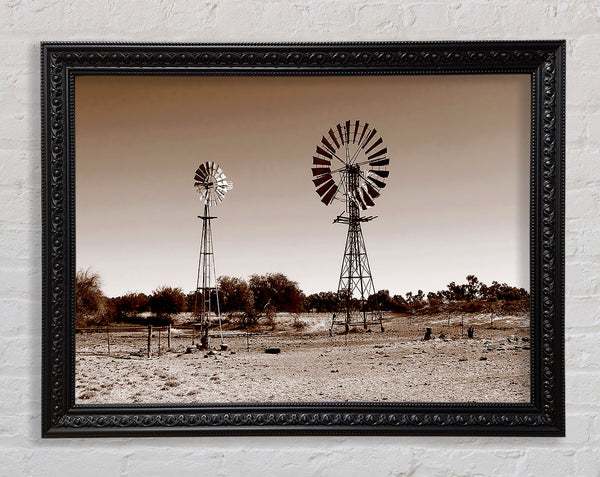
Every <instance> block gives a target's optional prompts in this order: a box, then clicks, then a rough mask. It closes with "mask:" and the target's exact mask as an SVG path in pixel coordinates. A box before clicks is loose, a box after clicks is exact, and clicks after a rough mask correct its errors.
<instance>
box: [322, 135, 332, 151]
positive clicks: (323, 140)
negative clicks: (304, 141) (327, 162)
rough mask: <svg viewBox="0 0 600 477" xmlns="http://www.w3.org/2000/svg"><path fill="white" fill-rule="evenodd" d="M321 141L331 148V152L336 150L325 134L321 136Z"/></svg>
mask: <svg viewBox="0 0 600 477" xmlns="http://www.w3.org/2000/svg"><path fill="white" fill-rule="evenodd" d="M321 142H322V143H323V145H324V146H325V147H326V148H327V149H329V150H330V151H331V152H335V149H334V148H333V146H332V145H331V143H330V142H329V141H328V140H327V138H326V137H325V136H323V137H322V138H321Z"/></svg>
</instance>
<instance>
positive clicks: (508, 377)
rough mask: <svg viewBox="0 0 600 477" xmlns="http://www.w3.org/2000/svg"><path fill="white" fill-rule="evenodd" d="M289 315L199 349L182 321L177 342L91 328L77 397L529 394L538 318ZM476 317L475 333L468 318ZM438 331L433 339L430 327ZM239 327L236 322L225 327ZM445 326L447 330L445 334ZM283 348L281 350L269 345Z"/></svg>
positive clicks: (469, 398) (179, 399)
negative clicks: (347, 329)
mask: <svg viewBox="0 0 600 477" xmlns="http://www.w3.org/2000/svg"><path fill="white" fill-rule="evenodd" d="M293 319H294V318H293V317H292V316H288V315H280V316H278V317H277V318H276V322H277V327H276V329H275V330H274V331H272V332H265V333H264V334H262V335H255V336H252V337H251V338H250V340H249V345H250V347H249V349H247V342H246V337H244V336H226V337H225V343H226V344H228V345H229V349H228V350H227V351H217V349H218V348H219V345H220V343H221V341H220V339H219V338H212V339H211V347H213V348H215V351H213V353H214V354H210V355H209V354H207V353H206V352H205V351H200V350H193V351H192V352H191V353H190V352H188V353H186V349H187V348H189V347H190V345H191V336H190V335H189V334H186V333H184V332H183V331H178V330H177V329H175V330H174V331H173V335H172V342H171V349H170V350H167V349H166V342H167V340H166V335H165V333H161V352H160V355H159V354H158V333H156V332H155V333H154V337H153V341H152V350H153V357H151V358H150V359H148V358H147V357H146V354H145V349H146V340H147V338H146V336H145V335H144V334H136V333H131V332H125V333H111V354H110V355H108V354H107V345H106V337H105V336H104V335H102V334H95V333H89V334H88V333H86V334H78V335H77V337H76V344H77V358H76V402H77V403H78V404H99V403H103V404H109V403H110V404H121V403H194V402H196V403H206V402H285V401H289V402H309V401H317V402H324V401H387V402H392V401H399V402H410V401H414V402H518V403H523V402H529V392H530V388H529V362H530V346H529V340H528V337H529V323H528V321H529V318H528V317H527V316H505V317H495V318H494V326H493V328H490V316H489V315H465V317H464V337H463V336H461V331H462V330H461V318H460V317H458V316H453V317H451V318H450V324H449V325H448V318H447V317H440V316H435V317H431V316H425V317H416V318H413V319H412V320H411V323H410V324H409V323H408V319H407V318H406V317H400V316H391V315H390V316H387V317H386V321H385V323H384V324H385V332H383V333H381V332H380V331H379V326H377V325H374V326H372V332H370V333H365V332H364V331H362V330H361V331H360V332H356V333H350V334H349V335H348V336H347V338H346V336H345V335H343V334H339V335H338V334H336V335H334V336H333V337H330V336H329V333H328V331H327V330H328V327H329V323H330V316H329V315H309V316H301V317H300V318H299V319H300V320H301V321H303V322H304V323H306V328H305V329H304V330H302V331H295V330H294V329H293V327H292V326H291V324H292V322H293ZM468 326H474V328H475V334H474V339H468V338H467V327H468ZM426 327H430V328H432V330H433V336H434V337H435V338H434V339H431V340H428V341H424V340H423V335H424V332H425V328H426ZM230 333H234V332H233V331H227V332H226V335H229V334H230ZM440 333H444V335H445V338H439V337H438V336H439V335H440ZM267 347H278V348H280V349H281V353H280V354H266V353H265V348H267Z"/></svg>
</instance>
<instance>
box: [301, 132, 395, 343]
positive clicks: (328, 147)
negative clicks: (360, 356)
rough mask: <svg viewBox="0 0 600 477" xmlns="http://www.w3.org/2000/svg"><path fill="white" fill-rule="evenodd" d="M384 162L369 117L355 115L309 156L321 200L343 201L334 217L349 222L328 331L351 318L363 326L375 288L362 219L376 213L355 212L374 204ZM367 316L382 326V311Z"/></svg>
mask: <svg viewBox="0 0 600 477" xmlns="http://www.w3.org/2000/svg"><path fill="white" fill-rule="evenodd" d="M389 163H390V160H389V158H388V157H387V147H385V145H384V144H383V138H382V137H381V136H380V135H378V134H377V130H376V129H375V128H373V127H371V126H370V125H369V123H364V124H362V123H361V122H360V121H346V122H344V123H340V124H337V125H336V126H335V128H332V129H330V130H329V131H328V132H327V133H326V135H325V136H323V137H322V138H321V143H320V144H319V145H317V149H316V154H315V155H314V156H313V168H312V173H313V176H314V178H313V182H314V184H315V186H316V190H317V194H318V195H319V197H321V202H323V203H324V204H325V205H329V204H331V203H332V202H333V201H334V200H336V199H337V200H341V201H342V202H344V203H345V209H344V212H342V213H341V214H340V215H338V216H337V218H336V219H335V220H334V223H340V224H347V225H348V235H347V237H346V247H345V249H344V257H343V260H342V268H341V271H340V279H339V283H338V296H339V297H340V298H341V305H340V309H339V310H338V312H337V313H334V315H333V318H332V320H331V329H330V333H333V328H334V326H336V325H343V326H344V327H345V331H346V333H348V331H349V329H350V326H351V325H355V324H362V325H363V327H364V328H365V329H367V328H368V319H367V315H368V313H367V310H366V304H367V299H368V297H369V296H370V295H372V294H375V286H374V285H373V277H372V276H371V268H370V266H369V259H368V257H367V250H366V248H365V241H364V238H363V234H362V229H361V223H362V222H370V221H371V220H373V219H375V218H376V217H375V216H361V215H360V212H361V210H366V209H368V208H369V207H373V206H374V205H375V202H374V200H375V199H376V198H377V197H379V195H380V194H381V189H383V188H384V187H385V185H386V184H385V180H386V179H387V177H388V175H389V171H388V170H387V167H388V165H389ZM371 318H372V319H373V320H376V321H377V322H378V323H379V325H380V326H381V331H383V323H382V316H381V313H380V312H374V313H373V316H372V317H371Z"/></svg>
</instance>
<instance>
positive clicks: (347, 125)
mask: <svg viewBox="0 0 600 477" xmlns="http://www.w3.org/2000/svg"><path fill="white" fill-rule="evenodd" d="M346 144H350V121H346Z"/></svg>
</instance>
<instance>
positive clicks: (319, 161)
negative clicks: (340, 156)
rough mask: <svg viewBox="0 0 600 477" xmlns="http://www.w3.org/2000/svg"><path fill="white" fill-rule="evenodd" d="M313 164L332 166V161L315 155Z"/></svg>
mask: <svg viewBox="0 0 600 477" xmlns="http://www.w3.org/2000/svg"><path fill="white" fill-rule="evenodd" d="M313 164H314V165H315V166H330V165H331V161H328V160H327V159H321V158H319V157H315V156H313Z"/></svg>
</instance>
